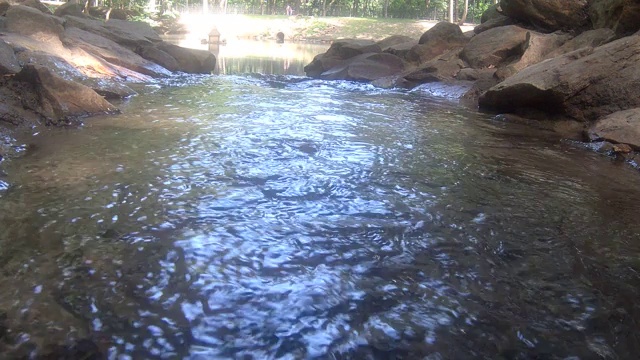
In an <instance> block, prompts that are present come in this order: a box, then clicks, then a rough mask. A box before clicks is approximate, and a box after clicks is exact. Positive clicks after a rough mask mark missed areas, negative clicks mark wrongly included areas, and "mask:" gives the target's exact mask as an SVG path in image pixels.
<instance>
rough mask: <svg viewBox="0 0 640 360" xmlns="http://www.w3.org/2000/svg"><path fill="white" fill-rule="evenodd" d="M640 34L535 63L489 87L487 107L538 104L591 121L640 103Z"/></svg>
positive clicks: (481, 102)
mask: <svg viewBox="0 0 640 360" xmlns="http://www.w3.org/2000/svg"><path fill="white" fill-rule="evenodd" d="M639 63H640V35H634V36H628V37H625V38H622V39H619V40H616V41H613V42H611V43H608V44H606V45H602V46H600V47H597V48H595V49H593V48H585V49H581V50H577V51H574V52H571V53H568V54H565V55H562V56H559V57H556V58H553V59H549V60H546V61H543V62H540V63H538V64H535V65H532V66H530V67H528V68H526V69H524V70H522V71H520V72H519V73H517V74H516V75H514V76H512V77H510V78H508V79H506V80H505V81H503V82H501V83H499V84H498V85H496V86H494V87H493V88H491V89H489V90H488V91H487V92H486V93H485V94H484V95H482V96H481V97H480V99H479V105H480V107H482V108H485V109H493V110H497V111H504V112H513V111H516V110H519V109H537V110H542V111H544V112H547V113H557V114H560V115H563V116H568V117H571V118H573V119H575V120H578V121H583V122H588V121H593V120H596V119H598V118H600V117H603V116H606V115H609V114H611V113H613V112H616V111H619V110H626V109H631V108H635V107H638V106H640V67H639V66H638V64H639Z"/></svg>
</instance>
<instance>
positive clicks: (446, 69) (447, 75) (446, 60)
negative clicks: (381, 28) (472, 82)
mask: <svg viewBox="0 0 640 360" xmlns="http://www.w3.org/2000/svg"><path fill="white" fill-rule="evenodd" d="M459 54H460V49H456V50H451V51H449V52H447V53H445V54H443V55H440V56H438V57H437V58H435V59H432V60H430V61H427V62H426V63H424V64H422V65H420V66H419V67H418V68H417V69H415V70H411V71H410V73H408V74H407V75H405V76H404V78H405V79H406V80H407V81H409V82H411V83H414V84H424V83H430V82H439V81H448V80H452V79H454V78H455V77H456V75H457V74H458V72H460V70H461V69H462V68H464V67H465V64H464V62H463V61H462V60H461V59H460V57H459Z"/></svg>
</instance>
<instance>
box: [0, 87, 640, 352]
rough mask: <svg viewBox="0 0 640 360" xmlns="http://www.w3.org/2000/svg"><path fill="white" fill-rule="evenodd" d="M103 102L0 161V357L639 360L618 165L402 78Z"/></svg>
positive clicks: (634, 233) (639, 245)
mask: <svg viewBox="0 0 640 360" xmlns="http://www.w3.org/2000/svg"><path fill="white" fill-rule="evenodd" d="M119 106H120V107H121V109H122V110H123V113H122V114H121V115H118V116H110V117H98V118H92V119H89V120H87V121H86V125H85V126H83V127H80V128H75V129H53V128H50V129H39V130H37V131H38V133H37V134H36V135H34V134H25V135H24V136H23V137H22V138H21V139H20V140H22V141H23V142H29V143H31V144H32V146H31V150H29V151H27V155H25V156H24V157H23V158H21V159H19V160H16V161H10V162H8V163H5V164H3V166H4V170H5V171H6V172H7V173H8V176H7V177H5V178H4V181H6V182H8V183H9V184H12V187H11V188H10V189H9V190H7V191H4V192H3V193H2V195H0V269H1V271H0V287H1V288H2V289H3V291H2V292H0V339H1V340H0V351H2V352H4V353H5V354H8V356H10V357H11V356H17V355H21V354H22V355H25V354H37V353H39V354H46V353H47V352H48V351H57V350H56V349H57V348H56V347H55V346H56V345H61V344H73V343H74V341H77V340H78V339H85V340H84V341H89V344H90V345H91V346H94V347H95V348H97V349H99V350H100V351H101V352H102V353H103V354H105V357H107V358H110V359H127V358H134V359H142V358H145V359H146V358H160V359H164V358H166V359H173V358H189V359H218V358H219V359H227V358H229V359H311V358H318V359H423V358H427V359H441V358H443V359H470V358H477V359H483V358H485V359H532V358H541V359H602V358H604V359H630V358H633V357H634V356H635V354H637V353H638V352H639V351H640V348H639V346H640V345H639V344H640V341H639V339H638V336H639V335H638V329H639V328H638V324H639V321H640V312H639V310H640V309H639V308H638V305H637V299H638V298H639V296H640V277H639V275H638V271H640V260H639V255H640V242H639V238H640V236H639V234H640V222H638V214H639V213H640V177H639V176H638V173H637V170H634V169H631V168H630V167H628V166H626V165H624V164H618V163H615V162H614V161H612V160H610V159H608V158H605V157H602V156H600V155H596V154H593V153H591V152H589V151H587V150H585V149H584V148H583V147H581V146H580V145H579V144H575V143H569V142H564V141H561V140H560V139H558V138H555V137H553V136H551V134H548V133H543V132H537V131H536V130H532V129H529V128H526V127H520V126H517V125H510V124H505V123H503V122H499V121H496V120H492V118H491V116H490V115H486V114H481V113H477V112H475V111H473V110H470V109H467V108H463V107H461V106H459V105H458V104H457V103H456V102H455V101H452V100H449V99H443V98H438V97H433V96H432V95H430V94H429V93H428V92H427V91H423V90H421V89H417V90H414V91H395V90H380V89H376V88H373V87H370V86H367V85H361V84H354V83H348V82H323V81H318V80H310V79H307V78H303V77H298V76H291V75H287V76H284V75H257V74H245V75H233V76H201V77H194V76H184V77H176V78H172V79H169V80H166V81H164V82H161V83H157V84H150V85H148V86H146V87H144V88H143V89H142V93H141V94H140V95H139V96H136V97H134V98H132V99H130V100H128V101H127V102H125V103H123V104H120V105H119ZM91 346H89V347H91ZM77 348H78V347H77V346H76V348H74V349H75V350H74V351H79V350H78V349H77ZM52 349H53V350H52ZM92 349H93V348H92Z"/></svg>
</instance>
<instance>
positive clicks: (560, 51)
mask: <svg viewBox="0 0 640 360" xmlns="http://www.w3.org/2000/svg"><path fill="white" fill-rule="evenodd" d="M615 38H616V33H615V32H614V31H613V30H611V29H607V28H602V29H595V30H588V31H585V32H583V33H581V34H580V35H578V36H576V37H574V38H573V39H570V40H568V41H567V42H565V43H564V44H563V45H562V46H560V47H559V48H557V49H555V50H553V51H551V52H550V53H548V54H547V55H546V57H547V58H549V59H550V58H554V57H556V56H560V55H564V54H567V53H570V52H572V51H576V50H578V49H582V48H585V47H598V46H600V45H604V44H606V43H608V42H611V41H613V40H614V39H615Z"/></svg>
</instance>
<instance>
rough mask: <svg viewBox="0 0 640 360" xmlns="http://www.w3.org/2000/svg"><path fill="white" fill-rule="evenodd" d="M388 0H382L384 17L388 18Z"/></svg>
mask: <svg viewBox="0 0 640 360" xmlns="http://www.w3.org/2000/svg"><path fill="white" fill-rule="evenodd" d="M388 10H389V0H384V18H385V19H386V18H388V17H389V12H388Z"/></svg>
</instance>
